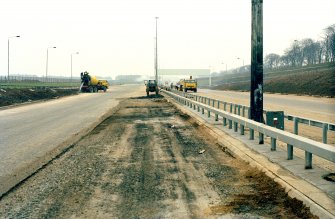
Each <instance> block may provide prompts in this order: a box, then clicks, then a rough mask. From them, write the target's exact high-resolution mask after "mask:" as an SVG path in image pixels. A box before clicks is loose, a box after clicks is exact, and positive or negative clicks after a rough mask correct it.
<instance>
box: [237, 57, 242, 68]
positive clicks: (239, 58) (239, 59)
mask: <svg viewBox="0 0 335 219" xmlns="http://www.w3.org/2000/svg"><path fill="white" fill-rule="evenodd" d="M237 59H239V60H240V59H241V58H239V57H238V58H237ZM243 66H244V59H242V67H243Z"/></svg>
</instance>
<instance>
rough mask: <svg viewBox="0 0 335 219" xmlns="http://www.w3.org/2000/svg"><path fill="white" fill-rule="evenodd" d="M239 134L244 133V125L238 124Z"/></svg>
mask: <svg viewBox="0 0 335 219" xmlns="http://www.w3.org/2000/svg"><path fill="white" fill-rule="evenodd" d="M240 134H241V135H244V125H242V124H240Z"/></svg>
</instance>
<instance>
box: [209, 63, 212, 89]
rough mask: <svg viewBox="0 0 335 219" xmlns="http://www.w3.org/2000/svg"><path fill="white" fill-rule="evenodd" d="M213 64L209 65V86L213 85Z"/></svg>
mask: <svg viewBox="0 0 335 219" xmlns="http://www.w3.org/2000/svg"><path fill="white" fill-rule="evenodd" d="M211 71H212V66H209V87H211V86H212V73H211Z"/></svg>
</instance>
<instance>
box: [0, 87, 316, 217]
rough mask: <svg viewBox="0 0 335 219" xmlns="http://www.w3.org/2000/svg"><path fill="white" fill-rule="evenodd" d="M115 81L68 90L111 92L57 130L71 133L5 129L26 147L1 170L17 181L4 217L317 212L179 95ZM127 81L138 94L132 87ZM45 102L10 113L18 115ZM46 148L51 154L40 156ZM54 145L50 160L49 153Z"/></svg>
mask: <svg viewBox="0 0 335 219" xmlns="http://www.w3.org/2000/svg"><path fill="white" fill-rule="evenodd" d="M112 89H115V90H112V91H111V92H107V93H97V94H80V95H79V96H74V97H68V98H70V99H71V101H69V102H72V101H74V99H78V101H79V99H81V100H82V101H83V103H84V102H88V101H87V98H91V97H90V96H89V95H95V98H103V99H104V100H106V101H107V102H105V103H104V104H105V107H104V108H100V111H99V112H97V114H93V111H94V109H93V108H92V109H86V110H83V109H84V108H81V110H79V109H74V111H73V112H72V113H70V115H71V116H69V118H64V119H65V120H68V123H69V122H70V121H71V118H72V119H73V117H75V119H76V118H77V119H78V118H80V120H81V121H83V122H82V123H81V124H80V125H79V127H80V128H78V130H77V131H72V132H71V133H70V132H69V130H73V129H74V128H73V127H71V126H70V125H69V124H68V125H67V126H64V127H63V128H61V127H60V129H57V132H61V129H63V130H62V131H64V132H66V133H67V135H68V136H69V139H68V138H63V139H60V137H58V136H56V135H55V134H50V131H49V132H47V133H49V135H47V136H48V137H46V138H37V140H38V141H39V142H40V143H39V144H37V143H36V142H34V139H31V140H30V141H26V143H25V144H23V143H22V142H21V141H24V140H23V139H21V140H20V139H19V140H18V141H17V142H16V143H15V142H13V141H10V140H9V139H7V138H5V137H3V136H2V137H3V139H4V140H6V141H5V142H7V143H8V144H11V145H13V146H17V145H21V146H20V147H19V148H17V149H15V150H10V149H6V151H7V152H10V153H11V154H10V157H8V158H7V159H5V160H7V161H10V160H11V166H10V167H9V166H7V167H6V168H2V170H1V174H2V175H1V178H0V179H1V183H3V182H5V181H4V179H6V182H7V183H8V186H7V188H8V191H5V192H4V191H2V193H3V194H2V197H1V200H0V217H1V218H204V217H205V218H220V217H226V218H262V217H264V218H269V217H271V218H272V217H278V218H313V217H315V216H313V215H312V214H311V213H310V211H309V209H308V207H306V206H305V205H304V204H303V203H302V202H301V201H299V200H297V199H295V198H291V197H289V196H288V195H287V192H288V191H287V190H286V191H285V189H286V188H285V189H284V188H283V187H282V184H280V185H279V184H277V183H276V182H274V181H273V178H270V177H268V176H267V175H268V174H265V173H263V172H262V171H260V168H257V169H256V168H255V167H252V165H251V166H250V165H249V163H247V162H245V161H243V160H242V159H240V157H239V156H238V155H236V154H235V153H234V152H233V151H232V150H230V149H229V146H230V144H231V142H228V141H227V142H225V141H221V140H220V141H219V140H218V137H217V136H215V135H213V133H212V130H210V129H208V127H207V126H206V125H204V124H203V123H201V122H199V119H197V118H195V117H193V116H190V115H189V114H186V113H185V112H184V111H183V110H181V109H180V107H176V106H178V104H176V103H174V102H173V100H171V99H169V98H165V97H163V96H158V97H155V96H154V95H150V96H149V97H146V95H145V88H144V87H143V86H141V87H137V86H134V87H132V89H131V90H132V92H129V87H126V86H123V87H122V86H121V87H119V88H112ZM118 90H119V91H118ZM124 90H128V93H127V94H122V91H124ZM113 92H114V93H113ZM118 92H120V93H118ZM98 95H100V96H98ZM72 98H73V99H72ZM63 101H65V102H67V98H64V99H59V100H53V101H50V102H47V103H40V104H42V105H40V106H41V107H44V106H46V105H43V104H47V105H49V106H50V107H52V108H54V110H55V112H54V113H56V111H61V110H60V109H58V108H57V105H58V104H64V102H63ZM96 103H97V104H99V101H96ZM68 104H69V103H68ZM78 104H79V102H78V103H76V104H75V105H78ZM38 106H39V104H33V105H31V106H24V107H17V108H13V109H8V110H9V111H8V110H3V111H1V113H3V114H4V115H7V116H8V117H10V115H12V116H14V114H15V113H21V114H22V113H24V112H27V111H26V110H28V109H27V108H26V107H28V108H32V109H33V110H34V111H36V110H38ZM101 106H103V105H101ZM35 107H37V108H35ZM67 108H69V109H70V108H72V106H70V105H68V106H67ZM69 109H68V110H69ZM95 109H97V108H95ZM92 110H93V111H92ZM80 111H84V112H86V113H84V114H83V115H82V114H79V112H80ZM76 113H78V114H77V115H75V114H76ZM91 113H92V114H91ZM68 114H69V113H68ZM74 115H75V116H74ZM85 115H86V116H85ZM22 116H24V114H23V115H22ZM40 116H41V114H40ZM65 120H64V121H63V120H61V122H62V123H64V124H65V123H67V122H65ZM7 122H8V121H7ZM6 124H7V123H6ZM40 125H41V126H42V127H43V125H42V124H40ZM73 125H77V126H78V124H73ZM83 128H84V129H85V130H86V131H82V130H81V129H83ZM53 129H54V127H51V130H53ZM20 130H21V131H22V130H25V127H24V126H23V127H21V129H20ZM24 133H28V130H25V131H24ZM12 134H13V133H12ZM42 135H44V134H42ZM64 135H66V134H64ZM55 136H56V137H55ZM21 138H22V137H21ZM55 139H56V140H55ZM71 139H72V140H71ZM64 140H66V142H65V143H67V144H65V143H64ZM55 141H56V142H55ZM2 142H4V141H2ZM19 142H21V143H20V144H19ZM3 148H6V147H3ZM40 148H44V150H43V151H42V152H43V153H41V152H40V153H38V154H37V155H36V154H35V153H37V151H39V150H40ZM12 149H13V148H12ZM6 151H5V152H6ZM28 154H30V155H28ZM43 154H44V155H45V156H43ZM46 154H48V155H49V157H48V159H42V158H45V157H46ZM1 156H4V155H3V154H1ZM32 161H34V162H33V163H35V164H36V165H32V164H31V163H32ZM37 161H38V162H37ZM18 163H21V165H17V166H15V165H16V164H18ZM22 163H23V164H22ZM1 166H3V165H1ZM14 175H15V177H13V176H14ZM20 175H22V176H20ZM10 176H11V177H10ZM15 180H16V181H15ZM14 182H15V183H14ZM9 185H11V186H9Z"/></svg>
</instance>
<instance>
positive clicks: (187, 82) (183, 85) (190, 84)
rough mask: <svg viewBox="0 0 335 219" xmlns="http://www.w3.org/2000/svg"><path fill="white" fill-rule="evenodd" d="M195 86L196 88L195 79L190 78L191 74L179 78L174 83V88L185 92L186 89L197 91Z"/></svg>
mask: <svg viewBox="0 0 335 219" xmlns="http://www.w3.org/2000/svg"><path fill="white" fill-rule="evenodd" d="M197 88H198V83H197V80H195V79H192V76H190V79H181V80H180V81H179V82H177V84H176V89H177V90H179V91H184V92H187V91H188V90H192V91H194V92H197Z"/></svg>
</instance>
